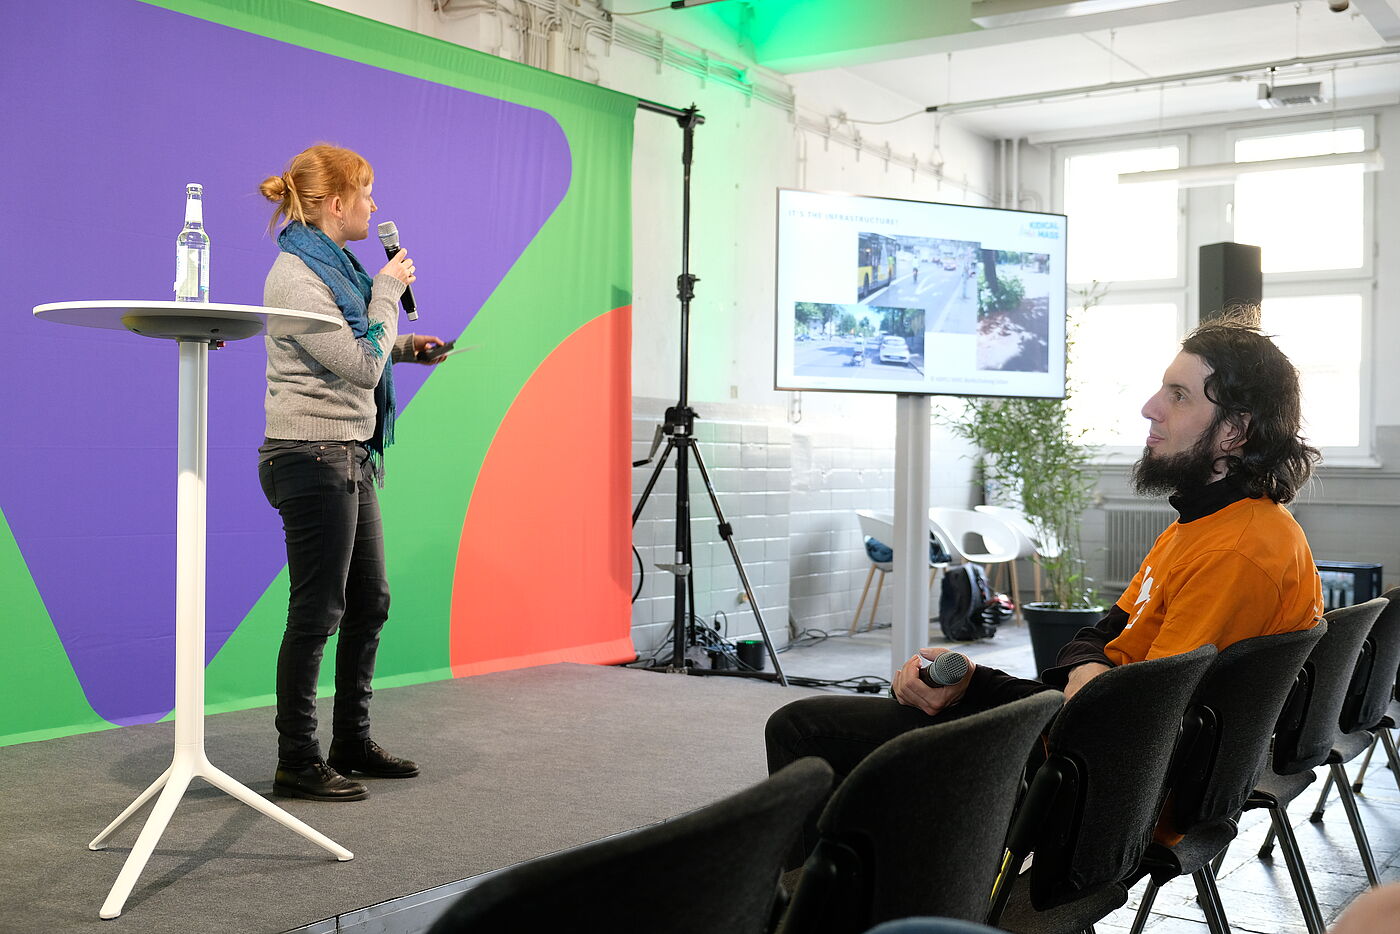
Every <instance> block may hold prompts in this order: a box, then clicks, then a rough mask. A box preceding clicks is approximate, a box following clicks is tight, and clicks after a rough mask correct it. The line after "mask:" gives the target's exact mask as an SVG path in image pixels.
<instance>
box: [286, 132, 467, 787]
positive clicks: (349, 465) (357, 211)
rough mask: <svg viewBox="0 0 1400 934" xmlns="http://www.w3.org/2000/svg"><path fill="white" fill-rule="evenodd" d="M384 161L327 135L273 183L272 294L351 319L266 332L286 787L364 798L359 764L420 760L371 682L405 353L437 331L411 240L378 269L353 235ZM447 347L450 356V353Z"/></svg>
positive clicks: (372, 767)
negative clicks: (374, 727) (354, 249)
mask: <svg viewBox="0 0 1400 934" xmlns="http://www.w3.org/2000/svg"><path fill="white" fill-rule="evenodd" d="M373 183H374V170H373V169H371V168H370V165H369V163H368V162H366V161H365V160H364V158H362V157H361V156H360V155H358V154H357V153H354V152H351V151H350V150H348V149H341V148H339V147H336V146H329V145H317V146H312V147H311V148H310V149H307V150H306V151H305V152H302V153H300V154H298V155H297V156H295V157H294V158H293V159H292V161H291V162H290V163H288V165H287V169H286V171H285V172H283V173H282V174H281V175H273V176H271V177H269V178H268V179H266V180H265V181H263V183H262V184H261V185H260V186H259V190H260V191H261V192H262V194H263V196H264V197H266V198H267V199H268V200H269V201H272V202H273V203H275V204H276V205H277V210H276V212H275V213H274V214H273V216H272V222H271V224H270V225H269V229H272V228H275V227H276V226H277V224H278V223H279V222H281V221H283V220H285V221H286V226H285V227H283V228H282V230H281V231H280V232H279V233H278V235H277V244H278V246H279V247H280V248H281V250H282V252H281V253H279V254H278V256H277V260H276V261H275V262H274V263H273V264H272V270H271V271H270V272H269V273H268V274H267V282H266V284H265V285H264V289H263V303H264V304H265V305H268V306H270V307H276V308H294V309H299V310H303V311H318V312H322V313H325V314H332V315H338V316H341V317H343V318H344V319H345V325H346V326H345V327H343V328H340V329H338V330H335V331H330V332H326V333H322V334H298V335H294V336H291V337H271V336H267V337H265V338H264V342H265V344H266V346H267V396H266V398H265V407H266V410H267V439H266V441H265V443H264V444H263V445H262V447H260V448H259V449H258V454H259V457H258V478H259V480H260V481H261V483H262V488H263V493H264V494H266V496H267V500H268V502H269V503H271V504H272V506H273V507H274V508H275V509H276V510H277V511H278V512H279V513H280V514H281V516H282V528H283V531H284V532H285V533H286V540H287V569H288V574H289V576H290V578H291V597H290V601H289V603H288V608H287V629H286V632H285V633H284V634H283V637H282V648H281V651H280V652H279V653H278V656H277V719H276V723H277V734H278V738H277V774H276V778H275V779H274V781H273V786H272V787H273V791H274V792H276V793H277V794H282V795H289V796H293V797H298V798H312V799H315V800H321V801H354V800H358V799H360V798H363V797H365V796H366V795H367V794H368V793H369V792H368V790H367V789H366V788H365V786H364V785H363V784H361V783H360V782H357V781H354V780H352V779H351V778H350V777H349V776H350V775H351V774H352V773H354V772H360V773H362V774H364V775H369V776H374V777H378V778H411V777H412V776H414V775H417V774H418V766H417V765H416V764H414V763H413V762H410V761H408V760H407V759H401V758H398V757H397V756H393V755H390V754H389V753H387V752H385V751H384V750H383V749H382V748H380V746H379V745H378V744H377V743H375V742H374V740H372V739H370V731H369V699H370V695H371V693H372V691H371V689H370V681H371V678H372V677H373V675H374V658H375V653H376V651H377V649H378V647H379V632H380V629H382V628H383V625H384V621H385V620H386V619H388V617H389V583H388V580H387V579H386V576H385V562H384V536H383V530H382V527H381V523H380V515H379V499H378V496H377V494H376V492H375V488H376V486H377V485H382V484H383V479H384V449H385V447H386V446H387V445H388V444H390V443H392V442H393V440H394V374H393V368H392V367H391V366H390V365H389V364H390V362H391V361H403V360H415V359H417V358H419V357H420V355H421V354H423V352H424V351H426V350H428V349H429V348H431V347H433V346H435V345H438V344H441V343H442V340H441V339H440V338H437V337H428V336H424V335H418V334H402V335H401V334H399V332H398V331H399V324H398V317H399V297H400V296H401V295H402V294H403V292H404V289H406V288H407V287H408V286H409V284H410V283H412V282H413V281H414V279H415V276H414V266H413V261H412V260H411V259H409V257H408V254H407V252H406V251H404V252H400V253H399V254H398V255H397V256H395V257H394V258H393V259H392V260H390V261H389V262H388V263H387V264H385V266H384V268H382V269H381V270H379V273H378V275H376V276H374V277H373V278H371V277H370V276H369V274H368V273H367V272H365V269H364V267H363V266H361V265H360V262H359V260H357V259H356V258H355V255H354V254H353V253H351V252H350V251H349V250H348V249H346V248H345V244H346V243H347V242H348V241H350V240H363V239H365V238H366V237H367V236H369V218H370V215H371V214H373V213H374V211H375V209H376V205H375V203H374V198H373V197H372V196H371V194H370V192H371V189H372V187H373ZM441 359H442V358H440V357H439V358H438V360H437V361H435V362H440V361H441ZM337 629H338V630H339V631H340V639H339V642H338V644H337V646H336V653H335V709H334V714H333V717H332V721H331V724H332V738H331V745H330V752H329V755H328V756H326V758H324V759H323V758H322V756H321V747H320V744H319V742H318V740H317V738H316V680H317V676H318V674H319V672H320V668H321V654H322V651H323V650H324V648H325V644H326V640H327V639H328V638H329V637H330V636H331V635H333V634H334V633H335V632H336V631H337Z"/></svg>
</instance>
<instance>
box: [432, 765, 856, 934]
mask: <svg viewBox="0 0 1400 934" xmlns="http://www.w3.org/2000/svg"><path fill="white" fill-rule="evenodd" d="M831 779H832V772H831V767H830V766H829V765H827V764H826V763H825V762H823V761H822V760H820V759H816V758H807V759H799V760H798V761H797V762H794V763H792V764H791V765H789V766H787V767H786V768H784V769H781V770H780V771H778V772H776V773H774V774H773V775H771V776H770V777H769V778H768V779H766V780H765V781H763V782H761V783H759V784H758V785H755V786H754V787H752V788H749V789H747V790H745V791H741V792H739V793H738V794H736V795H732V796H730V797H728V798H725V799H723V800H721V801H718V802H716V803H715V804H711V805H709V806H708V807H703V808H701V809H699V810H698V811H692V812H691V813H689V814H685V815H682V816H681V817H677V818H673V819H671V820H667V821H663V822H661V823H659V824H653V825H651V826H649V827H643V828H641V829H639V830H634V831H631V832H629V833H625V834H620V835H618V836H614V837H607V838H605V839H603V840H599V841H596V842H594V843H589V844H585V845H583V846H579V847H574V848H573V849H569V850H565V851H563V852H561V853H555V854H553V855H551V856H545V857H541V858H540V859H535V860H531V861H529V862H526V863H521V864H519V865H517V866H512V867H510V868H509V869H506V870H504V871H503V872H500V873H498V874H496V875H494V876H491V877H490V878H487V879H484V880H483V881H482V882H481V884H479V885H477V886H475V887H474V888H471V889H469V890H467V891H466V892H464V893H463V894H462V896H461V897H460V898H458V899H457V901H456V902H455V903H453V905H452V906H451V907H450V908H448V909H447V911H446V913H444V914H443V915H442V917H441V918H439V919H438V921H437V923H435V924H434V925H433V926H432V928H431V929H430V931H429V934H465V932H470V934H495V932H500V934H506V932H510V934H515V932H519V931H555V930H578V931H656V932H675V934H713V932H715V931H726V932H741V934H762V932H765V931H767V930H769V928H770V926H771V921H772V910H773V905H774V901H775V899H776V897H777V893H778V879H779V877H780V876H781V874H782V862H783V857H784V856H785V855H786V853H787V851H788V849H789V848H790V847H791V846H792V844H793V841H794V840H796V839H797V835H798V833H799V832H800V831H801V828H802V822H803V821H804V820H805V819H806V817H807V814H808V812H810V811H811V810H812V809H813V808H814V807H816V806H817V805H818V803H820V802H821V800H822V799H823V798H825V797H826V795H827V792H828V791H829V790H830V789H831ZM684 880H689V883H688V884H685V885H684V893H683V894H680V890H679V888H678V886H680V885H681V883H682V882H683V881H684Z"/></svg>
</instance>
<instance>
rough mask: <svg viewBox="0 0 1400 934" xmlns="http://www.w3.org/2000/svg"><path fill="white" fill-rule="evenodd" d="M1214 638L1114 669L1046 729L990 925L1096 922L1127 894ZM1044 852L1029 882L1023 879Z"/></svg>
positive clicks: (1050, 926) (1057, 926) (1049, 927)
mask: <svg viewBox="0 0 1400 934" xmlns="http://www.w3.org/2000/svg"><path fill="white" fill-rule="evenodd" d="M1215 656H1216V651H1215V647H1214V646H1209V645H1206V646H1202V647H1200V648H1198V649H1196V650H1195V651H1192V652H1188V653H1186V654H1184V655H1172V656H1168V657H1166V658H1156V659H1151V660H1148V661H1143V662H1134V663H1133V664H1131V665H1122V666H1120V667H1118V668H1113V669H1110V670H1109V671H1106V672H1104V673H1103V674H1101V675H1099V676H1098V677H1096V678H1094V679H1093V680H1092V681H1090V682H1089V683H1088V684H1086V685H1085V686H1084V687H1083V688H1081V689H1080V691H1079V693H1077V694H1076V695H1075V696H1074V697H1073V698H1071V699H1070V700H1069V701H1068V702H1067V703H1066V704H1065V706H1064V708H1063V709H1062V710H1061V711H1060V715H1059V716H1058V717H1056V718H1055V723H1054V725H1053V726H1051V728H1050V732H1049V735H1048V736H1047V757H1046V761H1045V762H1044V764H1042V765H1041V766H1040V767H1039V768H1038V769H1037V770H1036V773H1035V777H1034V778H1032V779H1031V783H1030V788H1029V790H1028V791H1027V793H1026V797H1025V800H1024V801H1023V802H1022V804H1021V807H1020V808H1019V810H1018V811H1017V814H1016V818H1015V820H1014V821H1013V823H1012V829H1011V834H1010V836H1009V838H1008V841H1007V852H1006V857H1005V859H1004V861H1003V868H1002V874H1001V876H1000V877H999V878H998V881H997V885H996V887H995V889H994V891H993V895H992V906H991V910H990V911H989V913H988V916H987V923H988V924H990V925H992V926H993V927H1001V928H1004V929H1006V930H1008V931H1014V932H1019V934H1047V932H1054V934H1061V932H1065V931H1081V930H1089V931H1092V930H1093V924H1094V922H1095V921H1098V920H1099V919H1101V918H1103V917H1104V916H1106V915H1107V914H1108V913H1109V912H1111V911H1113V910H1114V909H1116V908H1119V907H1121V906H1122V905H1123V904H1124V903H1125V902H1126V901H1127V900H1128V888H1127V885H1126V884H1125V880H1127V879H1128V878H1129V877H1131V876H1132V875H1133V873H1134V872H1135V870H1136V869H1137V867H1138V864H1139V863H1140V861H1141V860H1142V856H1143V853H1144V852H1145V851H1146V849H1147V845H1148V843H1149V842H1150V840H1151V838H1152V830H1153V827H1154V826H1155V825H1156V822H1157V815H1158V813H1159V812H1160V811H1161V805H1162V794H1163V788H1164V785H1165V783H1166V779H1167V773H1168V767H1169V766H1170V764H1171V761H1172V750H1173V749H1174V747H1175V745H1176V740H1177V736H1178V734H1179V733H1180V731H1181V721H1182V717H1183V716H1184V715H1185V713H1186V705H1187V703H1188V702H1189V701H1190V699H1191V695H1192V693H1193V692H1194V691H1195V689H1196V685H1197V684H1198V683H1199V682H1200V680H1201V677H1202V675H1204V673H1205V671H1206V669H1207V668H1208V667H1209V666H1210V663H1211V661H1212V660H1214V658H1215ZM1031 852H1034V853H1035V858H1034V860H1033V862H1032V864H1031V868H1030V872H1029V873H1027V874H1026V875H1028V876H1029V880H1028V881H1029V884H1027V883H1026V882H1023V881H1021V880H1022V879H1024V878H1025V876H1017V875H1016V873H1017V872H1018V871H1019V869H1020V867H1021V865H1022V863H1023V862H1024V861H1025V857H1026V855H1027V854H1028V853H1031Z"/></svg>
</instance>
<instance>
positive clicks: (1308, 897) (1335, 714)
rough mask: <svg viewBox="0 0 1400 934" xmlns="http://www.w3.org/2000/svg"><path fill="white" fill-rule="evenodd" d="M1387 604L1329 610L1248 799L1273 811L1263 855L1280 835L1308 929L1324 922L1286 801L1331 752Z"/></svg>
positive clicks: (1318, 932) (1249, 805) (1250, 805)
mask: <svg viewBox="0 0 1400 934" xmlns="http://www.w3.org/2000/svg"><path fill="white" fill-rule="evenodd" d="M1387 603H1388V601H1387V600H1385V599H1384V598H1381V597H1377V598H1376V599H1375V600H1370V601H1367V602H1366V603H1362V604H1358V605H1357V606H1348V607H1341V608H1340V609H1336V610H1331V611H1329V612H1328V613H1327V614H1326V616H1325V617H1324V619H1325V620H1326V621H1327V632H1326V633H1324V634H1323V636H1322V638H1321V639H1320V640H1318V643H1317V645H1316V646H1315V647H1314V648H1313V650H1312V653H1311V654H1309V655H1308V660H1307V661H1306V662H1305V663H1304V664H1303V670H1302V671H1301V672H1300V673H1299V675H1298V683H1297V685H1296V686H1295V687H1294V689H1293V691H1292V693H1291V694H1290V695H1289V698H1288V702H1287V703H1286V704H1285V705H1284V709H1283V715H1282V716H1281V717H1280V718H1279V722H1278V725H1277V727H1276V728H1275V731H1274V746H1273V752H1272V754H1271V756H1270V760H1269V768H1267V769H1265V770H1264V774H1263V775H1262V776H1260V778H1259V782H1258V784H1256V785H1255V786H1254V791H1253V792H1252V793H1251V794H1250V796H1249V798H1248V799H1247V800H1246V801H1245V808H1244V809H1245V810H1246V811H1249V810H1253V809H1255V808H1267V809H1268V811H1269V820H1270V822H1271V825H1272V826H1271V829H1270V831H1269V833H1268V835H1267V837H1266V838H1265V840H1264V845H1263V846H1262V847H1260V849H1259V856H1260V858H1266V857H1268V856H1269V854H1270V853H1271V852H1272V851H1273V840H1274V837H1275V836H1277V837H1278V842H1279V845H1280V847H1282V849H1283V860H1284V863H1285V864H1286V865H1287V866H1288V875H1289V877H1290V878H1291V879H1292V881H1293V889H1294V891H1295V892H1296V893H1297V895H1298V906H1299V907H1300V908H1301V909H1302V912H1303V923H1304V924H1305V925H1306V926H1307V928H1308V932H1309V934H1323V931H1324V928H1325V924H1324V923H1323V920H1322V911H1321V909H1320V908H1319V907H1318V904H1317V896H1316V895H1315V894H1314V893H1313V890H1312V883H1311V881H1309V879H1308V871H1307V868H1306V867H1305V866H1304V865H1303V857H1302V854H1301V853H1300V852H1299V851H1298V841H1297V839H1295V838H1294V836H1293V829H1292V828H1291V827H1290V826H1289V824H1288V804H1289V802H1291V801H1292V800H1293V799H1294V798H1297V797H1298V795H1300V794H1302V792H1303V789H1305V788H1307V787H1308V786H1309V785H1311V784H1312V782H1313V779H1314V778H1315V777H1316V776H1315V775H1314V774H1313V769H1314V768H1316V767H1317V766H1319V765H1322V764H1324V763H1326V762H1327V761H1328V758H1329V757H1330V756H1331V755H1332V744H1333V741H1334V740H1335V738H1336V734H1337V722H1338V718H1339V717H1340V716H1341V712H1342V705H1343V704H1344V703H1345V702H1346V699H1347V689H1348V686H1349V685H1350V684H1351V676H1352V672H1353V671H1355V670H1356V660H1357V658H1358V657H1359V656H1360V654H1361V645H1362V643H1363V642H1365V641H1366V637H1367V635H1369V634H1370V632H1371V627H1372V626H1373V625H1374V624H1375V622H1376V618H1377V617H1379V616H1380V615H1381V611H1382V610H1383V609H1385V607H1386V604H1387ZM1348 790H1350V789H1348Z"/></svg>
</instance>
